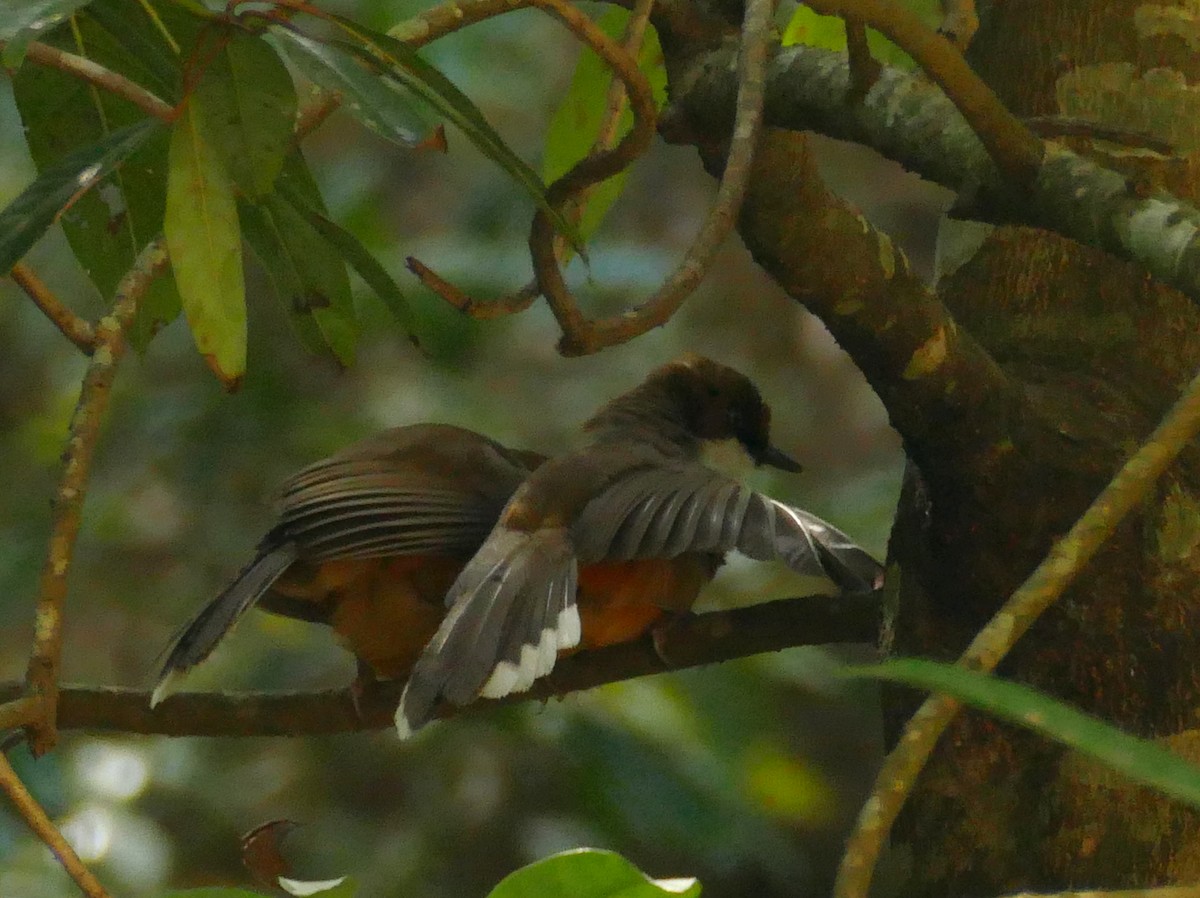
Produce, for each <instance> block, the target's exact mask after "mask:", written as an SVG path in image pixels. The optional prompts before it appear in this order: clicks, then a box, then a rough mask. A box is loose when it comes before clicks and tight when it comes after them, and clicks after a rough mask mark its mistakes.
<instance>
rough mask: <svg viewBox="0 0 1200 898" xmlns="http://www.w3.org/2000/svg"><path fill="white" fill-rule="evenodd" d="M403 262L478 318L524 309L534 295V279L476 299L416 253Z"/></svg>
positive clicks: (469, 313) (460, 308) (432, 288)
mask: <svg viewBox="0 0 1200 898" xmlns="http://www.w3.org/2000/svg"><path fill="white" fill-rule="evenodd" d="M404 265H405V267H406V268H408V270H409V271H411V272H412V273H413V274H415V275H416V276H417V277H418V278H420V280H421V283H422V284H424V285H425V286H426V287H428V288H429V289H430V290H432V291H433V292H434V293H436V294H437V295H438V296H440V297H441V298H442V299H444V300H446V302H448V303H450V305H452V306H454V308H456V309H458V310H459V311H460V312H462V313H463V314H464V315H470V316H471V317H472V318H476V319H478V320H480V321H491V320H492V319H495V318H503V317H504V316H505V315H515V314H516V313H518V312H524V311H525V310H526V309H528V308H529V307H530V306H531V305H533V301H534V300H535V299H537V296H538V290H537V284H536V283H530V284H526V285H525V286H524V287H522V288H521V289H520V290H518V291H517V292H516V293H510V294H509V295H508V296H503V297H501V298H500V299H493V300H486V299H475V298H473V297H471V296H468V295H467V294H466V293H464V292H463V291H462V290H461V289H459V288H458V287H456V286H455V285H454V284H452V283H450V282H449V281H448V280H446V279H445V278H443V277H442V276H441V275H440V274H438V273H437V272H436V271H434V270H433V269H432V268H430V267H429V266H428V265H426V264H425V263H424V262H422V261H421V260H420V259H418V258H416V257H415V256H409V257H408V258H407V259H405V260H404Z"/></svg>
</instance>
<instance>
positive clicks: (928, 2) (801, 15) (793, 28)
mask: <svg viewBox="0 0 1200 898" xmlns="http://www.w3.org/2000/svg"><path fill="white" fill-rule="evenodd" d="M904 6H907V7H908V8H909V9H911V10H912V11H913V12H915V13H917V15H919V16H920V17H921V18H922V19H923V20H924V21H925V24H927V25H928V26H929V27H930V28H937V27H938V25H939V24H940V22H941V16H942V12H941V6H940V0H905V2H904ZM781 43H782V44H783V46H785V47H790V46H792V45H793V44H806V45H807V46H810V47H820V48H822V49H825V50H838V51H842V50H845V49H846V27H845V24H844V23H843V22H842V20H841V18H840V17H838V16H822V15H818V14H817V13H815V12H813V11H812V10H811V9H810V8H809V7H807V6H798V7H796V11H795V12H793V13H792V17H791V18H790V19H789V20H788V23H787V25H786V26H785V27H784V29H783V38H782V41H781ZM867 47H868V48H869V49H870V51H871V55H872V56H873V57H875V59H877V60H878V61H879V62H881V63H883V64H884V65H890V66H894V67H896V68H900V69H905V70H907V71H912V70H913V69H915V68H916V63H914V62H913V61H912V58H911V57H909V55H908V54H907V53H905V52H904V51H903V50H901V49H900V48H899V47H897V46H896V45H895V44H893V43H892V42H891V41H890V40H888V39H887V38H886V37H884V36H883V35H882V34H880V33H879V32H878V31H876V30H875V29H874V28H868V29H867Z"/></svg>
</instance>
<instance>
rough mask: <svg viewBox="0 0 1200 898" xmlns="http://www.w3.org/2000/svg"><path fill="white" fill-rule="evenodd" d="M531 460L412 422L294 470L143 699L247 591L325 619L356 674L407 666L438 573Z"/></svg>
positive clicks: (209, 640)
mask: <svg viewBox="0 0 1200 898" xmlns="http://www.w3.org/2000/svg"><path fill="white" fill-rule="evenodd" d="M543 460H544V456H542V455H540V454H538V453H536V452H530V451H526V450H517V449H509V448H507V447H505V446H502V445H501V444H500V443H497V442H495V441H494V440H491V439H489V438H487V437H485V436H483V435H481V434H478V433H475V432H474V431H471V430H466V429H464V428H461V427H455V426H452V425H448V424H415V425H408V426H403V427H394V428H390V429H388V430H384V431H382V432H380V433H378V434H375V435H373V436H371V437H368V438H366V439H364V440H362V441H360V442H358V443H355V444H353V445H351V446H349V447H347V448H346V449H343V450H342V451H340V452H338V453H336V454H334V455H332V456H330V457H329V458H326V459H323V460H321V461H318V462H316V463H315V464H312V465H310V466H308V467H306V468H304V469H303V470H301V471H299V472H298V473H297V474H295V475H294V476H292V477H291V478H290V479H288V480H287V481H286V482H285V483H284V484H283V486H282V488H281V490H280V496H279V501H278V516H277V520H276V522H275V524H274V526H273V527H271V529H270V530H269V531H268V532H267V534H266V536H264V537H263V539H262V540H261V541H260V542H259V544H258V548H257V551H256V552H255V554H254V557H253V558H252V559H251V561H250V562H249V563H248V564H247V565H246V566H245V567H244V568H242V570H241V572H240V573H239V574H238V575H237V576H236V577H235V578H234V579H233V580H232V582H231V583H230V584H229V585H228V586H227V587H226V588H225V589H223V590H222V591H221V592H220V593H218V594H217V595H216V596H215V597H214V598H213V599H212V600H211V601H209V602H208V603H207V604H206V605H204V606H203V607H202V608H201V609H200V610H199V612H197V613H196V614H195V616H193V617H192V618H191V620H189V621H188V622H187V623H186V624H185V625H184V627H183V628H182V629H181V630H180V631H179V633H178V634H177V635H176V636H175V638H174V640H173V641H172V642H171V644H170V645H169V647H168V649H167V650H166V652H165V656H164V660H163V663H162V667H161V670H160V672H159V675H158V681H157V684H156V686H155V688H154V691H153V693H152V696H151V700H150V704H151V707H154V706H156V705H158V704H159V703H160V702H162V701H163V700H164V699H165V698H166V697H167V696H168V695H170V694H171V693H172V692H173V691H174V690H175V688H176V687H177V686H178V684H179V683H180V681H181V679H182V677H183V676H184V675H185V674H186V673H187V672H188V671H190V670H191V669H192V668H193V667H195V666H196V665H198V664H200V663H201V662H202V661H204V660H205V659H206V658H208V657H209V656H210V655H211V654H212V652H213V650H214V649H215V648H216V647H217V645H218V644H219V643H220V642H221V640H222V639H223V638H224V637H225V636H226V635H227V634H228V633H229V631H230V630H231V629H232V627H233V626H234V624H236V623H237V621H238V620H239V619H241V617H242V616H243V615H244V614H245V612H246V611H247V610H248V609H249V608H251V607H253V606H255V605H257V606H258V607H260V608H263V609H264V610H267V611H272V612H275V613H277V614H283V615H286V616H289V617H294V618H299V619H301V620H306V621H313V622H318V623H324V624H328V625H329V626H331V627H332V628H333V630H334V631H335V632H336V633H337V634H338V636H339V637H340V638H341V640H342V641H343V642H344V643H345V644H346V645H347V647H348V648H349V649H350V651H351V652H353V654H354V655H355V656H356V658H357V660H358V665H359V676H358V678H356V680H355V685H356V686H359V687H361V686H365V685H367V684H369V683H370V682H371V681H372V680H373V679H391V678H402V677H405V676H407V675H408V673H409V671H410V669H411V668H412V664H413V662H414V661H415V660H416V657H417V655H418V653H419V652H420V651H421V649H422V647H423V646H424V645H425V643H426V642H427V641H428V640H429V638H430V637H431V636H432V635H433V633H434V632H435V630H436V629H437V626H438V624H439V623H440V622H441V619H442V617H443V615H444V606H443V599H444V597H445V594H446V591H447V590H448V589H449V587H450V584H451V583H453V582H454V579H455V577H456V576H457V575H458V573H459V571H460V570H461V569H462V566H463V565H464V564H465V563H466V561H467V560H468V559H469V558H470V557H471V556H472V555H473V554H474V552H475V551H476V550H477V549H478V548H479V546H480V544H482V542H483V540H484V538H485V537H486V536H487V534H488V533H489V532H490V531H491V529H492V527H493V525H494V524H495V523H496V520H497V518H498V517H499V515H500V511H501V510H502V509H503V508H504V506H505V503H506V502H507V501H508V499H509V497H510V496H511V495H512V493H513V491H514V490H515V489H516V488H517V486H518V485H519V484H520V483H521V482H522V481H523V480H524V479H525V478H526V477H527V476H528V475H529V473H530V472H531V471H532V470H534V469H535V468H536V467H537V466H538V465H539V464H541V463H542V461H543ZM353 694H355V695H357V694H358V693H357V692H355V693H353Z"/></svg>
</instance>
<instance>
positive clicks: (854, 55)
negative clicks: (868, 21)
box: [842, 16, 882, 104]
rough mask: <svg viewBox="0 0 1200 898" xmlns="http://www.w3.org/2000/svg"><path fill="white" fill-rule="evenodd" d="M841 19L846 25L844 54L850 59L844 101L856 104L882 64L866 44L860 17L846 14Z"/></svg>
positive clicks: (865, 35)
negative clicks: (848, 85) (847, 87)
mask: <svg viewBox="0 0 1200 898" xmlns="http://www.w3.org/2000/svg"><path fill="white" fill-rule="evenodd" d="M842 21H843V23H844V24H845V26H846V55H847V57H848V58H849V60H850V91H849V93H847V94H846V101H847V102H848V103H855V104H857V103H860V102H862V99H863V97H865V96H866V95H867V91H869V90H870V89H871V85H873V84H874V83H875V82H876V81H877V80H878V79H879V73H880V72H881V71H882V66H880V64H879V62H878V60H876V59H875V57H874V56H872V55H871V48H870V47H869V46H867V26H866V25H864V24H863V21H862V19H858V18H855V17H854V16H846V17H845V18H844V19H843V20H842Z"/></svg>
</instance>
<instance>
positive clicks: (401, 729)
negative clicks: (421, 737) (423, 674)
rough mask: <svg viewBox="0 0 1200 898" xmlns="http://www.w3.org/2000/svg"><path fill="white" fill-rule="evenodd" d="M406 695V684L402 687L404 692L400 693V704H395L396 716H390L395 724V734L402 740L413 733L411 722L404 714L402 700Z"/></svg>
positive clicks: (409, 737) (410, 736) (408, 737)
mask: <svg viewBox="0 0 1200 898" xmlns="http://www.w3.org/2000/svg"><path fill="white" fill-rule="evenodd" d="M407 697H408V686H405V687H404V692H402V693H401V694H400V704H398V705H397V706H396V716H395V717H393V718H392V720H393V722H394V723H395V724H396V735H397V736H399V737H400V741H401V742H403V741H405V740H406V739H411V738H412V734H413V732H414V731H413V728H412V724H410V723H409V722H408V718H407V717H405V716H404V700H405V699H406V698H407Z"/></svg>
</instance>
